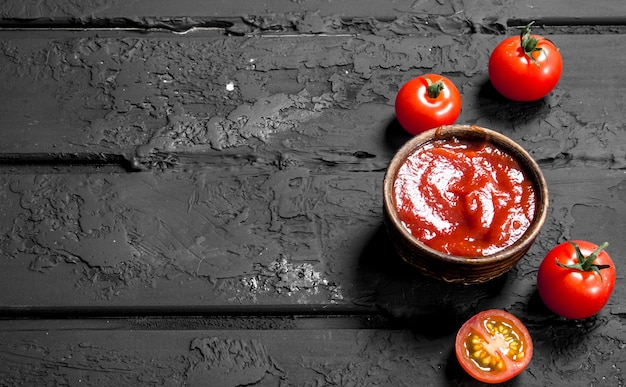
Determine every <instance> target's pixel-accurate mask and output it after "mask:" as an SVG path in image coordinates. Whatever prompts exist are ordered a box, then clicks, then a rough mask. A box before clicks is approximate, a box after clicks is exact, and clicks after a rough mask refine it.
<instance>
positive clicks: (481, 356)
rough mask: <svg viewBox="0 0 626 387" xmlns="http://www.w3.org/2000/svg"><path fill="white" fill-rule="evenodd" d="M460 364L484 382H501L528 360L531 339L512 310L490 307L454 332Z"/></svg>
mask: <svg viewBox="0 0 626 387" xmlns="http://www.w3.org/2000/svg"><path fill="white" fill-rule="evenodd" d="M455 351H456V357H457V359H458V360H459V363H460V364H461V367H462V368H463V369H464V370H465V371H466V372H467V373H468V374H470V375H471V376H472V377H473V378H475V379H477V380H480V381H481V382H484V383H502V382H505V381H507V380H509V379H512V378H514V377H515V376H517V375H519V374H520V373H521V372H522V371H523V370H524V369H525V368H526V366H528V363H530V359H531V358H532V356H533V343H532V340H531V338H530V333H528V329H526V326H524V324H523V323H522V322H521V321H520V320H519V319H518V318H517V317H515V316H513V315H512V314H510V313H508V312H505V311H503V310H497V309H491V310H485V311H483V312H480V313H478V314H477V315H475V316H474V317H472V318H470V319H469V320H467V321H466V322H465V324H463V326H462V327H461V329H459V332H458V333H457V335H456V342H455Z"/></svg>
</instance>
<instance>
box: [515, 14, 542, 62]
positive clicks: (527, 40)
mask: <svg viewBox="0 0 626 387" xmlns="http://www.w3.org/2000/svg"><path fill="white" fill-rule="evenodd" d="M533 23H535V22H534V21H531V22H530V23H528V24H527V25H526V27H524V29H523V30H522V33H521V34H520V45H521V46H522V50H523V51H524V54H525V55H526V56H527V57H528V58H529V59H530V60H531V61H532V62H533V63H534V64H536V65H537V66H539V62H537V59H535V57H534V56H533V54H534V53H535V52H537V51H542V50H543V49H542V48H541V47H537V44H538V43H539V39H537V38H535V37H534V36H530V27H531V26H532V25H533Z"/></svg>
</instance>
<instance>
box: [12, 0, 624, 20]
mask: <svg viewBox="0 0 626 387" xmlns="http://www.w3.org/2000/svg"><path fill="white" fill-rule="evenodd" d="M623 11H624V6H623V3H622V2H620V1H619V0H602V1H596V2H593V3H589V2H588V1H583V0H575V1H563V0H561V1H551V2H545V1H541V0H531V1H525V2H524V3H520V2H516V1H505V2H502V1H495V0H492V1H483V2H473V1H454V2H430V1H422V0H396V1H394V2H393V3H392V4H388V3H384V2H380V1H376V0H342V1H333V2H312V1H290V0H272V1H266V2H258V1H249V0H213V1H210V2H206V1H199V0H179V1H177V2H175V3H174V2H171V1H167V0H156V1H153V0H151V1H147V0H143V1H121V0H108V1H88V2H80V3H76V2H74V1H70V0H63V1H55V2H40V1H20V0H5V1H4V2H3V3H2V8H0V17H2V18H4V19H25V20H28V19H36V18H83V19H86V20H93V19H101V18H103V19H112V20H114V19H116V18H127V19H131V20H132V19H143V20H146V19H149V18H150V17H157V18H158V17H169V18H181V19H182V18H206V17H210V18H230V17H234V18H238V17H241V16H243V15H266V16H265V17H263V18H262V20H263V22H268V21H271V20H272V17H278V18H280V16H277V15H280V14H285V15H288V16H290V19H291V20H294V21H297V20H298V19H299V18H304V19H307V23H308V24H314V23H315V22H316V21H317V23H321V24H323V22H322V21H321V20H320V19H319V18H320V17H333V18H338V17H343V18H353V17H361V18H368V17H371V18H382V19H384V18H396V17H399V18H403V17H404V18H406V17H407V15H408V16H409V17H415V16H417V17H423V16H424V15H426V14H429V15H434V16H436V17H437V16H439V17H441V18H440V19H439V20H443V17H448V18H450V17H451V18H457V19H460V20H465V21H467V22H470V23H477V24H478V25H480V24H487V25H489V24H491V23H493V22H494V21H496V20H497V21H499V22H501V23H503V24H502V25H506V20H507V19H510V18H522V19H542V18H547V19H549V20H555V19H554V18H555V17H556V18H557V19H558V20H564V19H570V22H572V21H574V22H575V21H576V20H594V21H595V22H597V20H598V19H608V20H612V21H617V22H621V23H623V21H624V19H623V17H621V18H620V15H622V16H623V14H624V12H623ZM303 14H304V16H302V15H303ZM310 14H313V16H310ZM406 19H408V18H406ZM251 20H254V19H253V18H252V19H251ZM259 21H260V20H259Z"/></svg>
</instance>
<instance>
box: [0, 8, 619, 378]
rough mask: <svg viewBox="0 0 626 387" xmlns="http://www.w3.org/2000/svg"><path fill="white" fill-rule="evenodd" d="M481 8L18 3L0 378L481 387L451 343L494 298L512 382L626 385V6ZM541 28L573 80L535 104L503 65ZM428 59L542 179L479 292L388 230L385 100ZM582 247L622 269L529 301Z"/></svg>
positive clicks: (2, 85)
mask: <svg viewBox="0 0 626 387" xmlns="http://www.w3.org/2000/svg"><path fill="white" fill-rule="evenodd" d="M431 3H433V4H431ZM466 3H470V2H463V1H453V2H450V3H446V4H438V3H437V2H426V1H415V0H410V1H393V2H390V3H387V2H378V1H356V0H354V1H321V2H314V1H306V0H304V1H287V0H274V1H267V2H252V1H215V2H212V3H211V4H204V2H200V1H192V0H187V1H179V2H170V1H152V2H140V1H123V2H122V1H114V0H100V1H88V2H74V1H61V2H59V1H56V2H53V1H37V2H34V1H33V2H28V1H27V2H22V1H3V2H0V18H1V19H0V27H1V28H2V29H1V30H0V69H1V72H0V74H1V75H0V77H1V80H2V82H0V96H1V97H0V98H1V103H0V117H1V118H0V133H2V141H1V142H0V198H1V199H2V200H0V318H1V319H0V385H1V386H5V385H6V386H20V385H27V386H30V385H68V386H78V385H94V386H99V385H165V386H182V385H189V386H200V385H212V386H239V385H254V386H274V385H296V386H318V385H339V386H361V385H363V386H365V385H390V386H397V385H407V386H410V385H416V381H419V382H418V383H417V384H418V385H476V384H477V383H476V382H473V381H472V380H471V379H470V378H469V377H468V376H467V375H466V374H465V373H464V372H463V371H462V370H460V367H459V365H458V363H457V362H456V359H455V358H454V355H453V352H452V350H453V338H454V335H455V334H456V330H457V329H458V328H459V326H460V325H461V324H462V322H463V321H465V320H466V319H467V318H469V317H470V316H471V315H473V314H474V313H476V312H478V311H480V310H483V309H487V308H501V309H505V310H507V311H509V312H511V313H514V314H515V315H516V316H518V317H519V318H520V319H521V320H522V321H524V323H526V324H527V327H528V328H529V330H530V332H531V335H532V337H533V340H534V343H535V355H534V358H533V361H532V362H531V364H530V366H529V368H528V369H527V370H526V371H525V372H524V373H522V374H521V375H520V376H519V377H517V378H516V379H515V380H514V381H512V382H511V383H510V385H519V386H522V385H523V386H526V385H528V386H536V385H560V384H563V385H593V386H604V385H606V386H616V385H623V384H624V383H625V381H626V380H625V379H626V378H625V377H624V376H623V368H624V367H625V364H626V349H625V348H626V303H625V302H624V299H625V298H626V286H624V283H623V282H622V281H623V278H624V274H625V270H626V266H624V265H623V257H622V251H623V250H624V248H626V241H625V240H624V238H623V227H624V224H625V223H624V220H623V218H624V214H625V213H626V176H625V175H624V170H625V169H626V133H625V129H624V124H623V122H624V119H625V115H626V113H625V112H626V109H625V108H626V73H624V72H623V68H624V64H625V62H626V40H624V37H623V34H624V32H626V16H620V15H625V14H626V13H624V11H626V7H625V6H624V5H622V3H621V2H619V1H605V2H598V3H589V2H582V1H577V2H574V3H572V2H561V1H558V2H551V3H550V4H544V3H545V2H543V1H534V2H524V3H520V2H513V1H510V2H506V1H505V2H500V1H493V2H482V3H480V5H470V4H466ZM383 4H384V5H383ZM528 20H538V24H539V26H538V27H537V32H539V33H542V34H545V35H547V36H548V37H549V38H550V39H551V40H553V41H554V42H555V43H556V45H557V46H558V47H559V48H560V49H561V53H562V55H563V59H564V73H563V76H562V79H561V82H560V83H559V85H558V86H557V88H556V89H555V91H554V92H553V93H552V94H551V95H550V96H548V97H546V98H545V99H544V100H542V101H538V102H535V103H528V104H519V103H513V102H509V101H506V100H504V99H502V98H501V97H499V96H498V95H497V94H496V93H495V92H494V91H493V89H492V88H491V86H490V84H489V81H488V76H487V60H488V56H489V53H490V52H491V49H492V48H493V47H494V46H495V45H496V44H497V43H498V42H499V41H500V40H501V39H502V38H503V37H504V36H505V35H511V34H517V33H518V31H519V29H518V26H520V25H522V24H524V23H525V22H526V21H528ZM424 72H439V73H443V74H445V75H447V76H448V77H450V78H451V79H452V80H453V81H454V82H455V83H456V85H457V86H458V87H459V89H460V91H461V93H462V96H463V103H464V105H463V111H462V113H461V117H460V118H459V122H460V123H469V124H477V125H480V126H484V127H488V128H491V129H494V130H497V131H499V132H501V133H504V134H506V135H508V136H510V137H512V138H513V139H515V140H516V141H518V142H519V143H520V144H521V145H522V146H524V147H525V148H526V149H527V150H528V151H529V152H530V153H531V154H532V155H533V157H534V158H535V159H536V160H537V161H538V163H539V164H540V166H541V167H542V169H543V171H544V174H545V176H546V179H547V181H548V184H549V191H550V196H551V201H550V214H549V216H548V220H547V222H546V224H545V227H544V228H543V230H542V232H541V234H540V236H539V238H538V240H537V242H536V243H535V245H534V246H533V247H532V249H531V250H530V251H529V253H528V254H527V256H526V257H525V258H524V259H523V260H522V261H521V262H520V263H519V264H518V265H517V266H516V267H515V268H514V269H513V270H512V271H511V272H510V273H508V274H507V275H506V276H504V277H502V278H499V279H497V280H495V281H492V282H490V283H487V284H482V285H476V286H470V287H464V286H460V285H449V284H444V283H440V282H437V281H434V280H431V279H427V278H424V277H422V276H420V275H419V274H418V273H416V272H414V271H413V270H411V268H408V267H407V266H406V265H405V264H403V263H402V262H400V260H399V258H398V257H397V255H396V254H395V253H394V251H393V249H392V248H391V246H390V243H389V241H388V239H387V237H386V235H385V232H384V229H383V228H382V220H381V213H382V187H381V185H382V178H383V175H384V172H385V168H386V166H387V164H388V163H389V160H390V159H391V157H392V156H393V154H394V152H395V150H396V149H398V148H399V147H400V146H401V145H402V144H403V143H404V142H405V141H406V140H407V139H408V136H407V135H406V134H405V133H404V132H403V131H402V129H401V128H400V127H399V126H398V124H397V122H396V121H395V119H394V111H393V100H394V98H395V94H396V92H397V90H398V88H399V86H400V85H401V84H402V83H403V82H404V81H406V80H408V79H410V78H412V77H415V76H417V75H420V74H422V73H424ZM572 238H575V239H587V240H590V241H593V242H596V243H601V242H603V241H605V240H606V241H608V242H609V243H610V246H609V248H608V251H609V253H611V255H612V256H613V258H614V260H615V262H616V267H617V284H616V288H615V292H614V294H613V297H612V298H611V300H610V301H609V304H608V305H607V306H606V307H605V308H604V309H603V310H602V311H601V312H600V313H599V314H598V315H597V316H595V317H592V318H590V319H587V320H584V321H566V320H563V319H560V318H557V317H555V316H554V315H552V314H551V313H550V312H549V311H548V310H547V309H546V308H545V307H544V306H543V305H542V303H541V301H540V300H539V298H538V296H537V294H536V285H535V281H536V272H537V267H538V265H539V262H540V260H541V259H542V258H543V256H544V255H545V253H546V252H547V251H548V250H549V249H550V248H551V247H552V246H553V245H555V244H556V243H559V242H562V241H564V240H567V239H572Z"/></svg>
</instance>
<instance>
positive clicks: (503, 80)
mask: <svg viewBox="0 0 626 387" xmlns="http://www.w3.org/2000/svg"><path fill="white" fill-rule="evenodd" d="M531 25H532V23H530V24H529V25H527V26H526V28H524V30H523V31H522V33H521V36H519V37H517V36H512V37H510V38H507V39H504V40H503V41H502V42H500V44H498V45H497V46H496V48H495V49H494V50H493V52H492V53H491V56H490V57H489V79H490V80H491V84H492V85H493V87H494V88H495V89H496V90H497V91H498V92H500V94H502V95H503V96H505V97H506V98H508V99H511V100H513V101H520V102H528V101H535V100H538V99H541V98H543V97H545V96H546V95H548V94H549V93H550V92H551V91H552V89H554V87H555V86H556V85H557V83H558V82H559V79H560V78H561V73H562V71H563V59H562V58H561V53H560V52H559V50H558V48H556V46H555V45H554V43H552V42H551V41H550V40H548V39H546V38H544V37H543V36H540V35H531V33H530V26H531Z"/></svg>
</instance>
